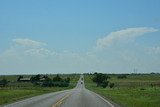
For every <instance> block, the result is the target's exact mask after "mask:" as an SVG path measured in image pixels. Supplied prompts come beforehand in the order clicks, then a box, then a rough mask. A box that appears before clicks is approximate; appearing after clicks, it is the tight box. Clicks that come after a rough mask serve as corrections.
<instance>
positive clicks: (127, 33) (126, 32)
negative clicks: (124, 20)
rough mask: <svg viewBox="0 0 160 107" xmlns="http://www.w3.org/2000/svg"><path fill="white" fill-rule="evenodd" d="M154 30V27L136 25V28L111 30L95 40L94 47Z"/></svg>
mask: <svg viewBox="0 0 160 107" xmlns="http://www.w3.org/2000/svg"><path fill="white" fill-rule="evenodd" d="M156 31H158V30H157V29H154V28H148V27H138V28H127V29H123V30H119V31H115V32H111V33H110V34H109V35H107V36H106V37H104V38H101V39H98V40H97V46H96V48H98V49H102V48H104V47H106V46H109V45H111V44H114V43H116V42H119V41H122V40H125V41H128V40H133V39H134V38H136V37H139V36H142V35H144V34H146V33H150V32H156Z"/></svg>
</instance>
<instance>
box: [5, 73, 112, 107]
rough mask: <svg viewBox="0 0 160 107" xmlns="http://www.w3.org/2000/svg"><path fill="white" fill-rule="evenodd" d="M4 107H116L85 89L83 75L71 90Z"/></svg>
mask: <svg viewBox="0 0 160 107" xmlns="http://www.w3.org/2000/svg"><path fill="white" fill-rule="evenodd" d="M4 107H115V106H114V105H113V104H111V103H110V102H109V101H107V100H105V99H104V98H103V97H101V96H99V95H98V94H96V93H94V92H91V91H89V90H87V89H86V88H85V85H84V81H83V75H81V76H80V79H79V81H78V83H77V86H76V87H75V88H74V89H71V90H65V91H59V92H54V93H49V94H44V95H40V96H36V97H32V98H29V99H26V100H22V101H18V102H15V103H12V104H9V105H6V106H4Z"/></svg>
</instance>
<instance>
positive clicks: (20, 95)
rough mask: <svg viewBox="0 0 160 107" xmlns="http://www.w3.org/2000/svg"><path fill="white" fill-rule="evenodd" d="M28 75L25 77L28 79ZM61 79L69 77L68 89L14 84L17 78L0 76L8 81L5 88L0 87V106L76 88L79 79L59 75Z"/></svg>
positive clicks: (26, 83) (74, 76)
mask: <svg viewBox="0 0 160 107" xmlns="http://www.w3.org/2000/svg"><path fill="white" fill-rule="evenodd" d="M29 76H30V75H25V77H29ZM54 76H55V75H50V78H53V77H54ZM60 76H61V77H62V78H65V77H70V79H71V81H70V85H69V86H68V87H41V86H35V85H33V84H32V83H30V82H16V80H17V78H18V77H19V76H16V75H11V76H0V80H1V79H2V78H6V79H7V80H8V81H10V82H9V83H8V84H7V86H6V87H0V105H2V104H7V103H11V102H14V101H17V100H21V99H25V98H29V97H33V96H36V95H41V94H45V93H49V92H56V91H61V90H66V89H72V88H74V87H75V86H76V83H77V81H78V79H79V75H73V74H72V75H60Z"/></svg>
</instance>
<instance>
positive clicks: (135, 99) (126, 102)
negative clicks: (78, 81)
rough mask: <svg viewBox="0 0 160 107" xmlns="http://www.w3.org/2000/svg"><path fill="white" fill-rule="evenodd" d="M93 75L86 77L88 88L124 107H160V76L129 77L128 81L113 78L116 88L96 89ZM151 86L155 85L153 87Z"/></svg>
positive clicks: (111, 80)
mask: <svg viewBox="0 0 160 107" xmlns="http://www.w3.org/2000/svg"><path fill="white" fill-rule="evenodd" d="M91 79H92V75H85V85H86V88H88V89H89V90H92V91H94V92H96V93H98V94H100V95H102V96H104V97H106V98H109V99H111V100H112V101H114V102H116V103H117V104H119V105H120V106H123V107H158V106H159V105H160V87H159V83H160V75H154V76H153V77H152V75H150V74H148V75H145V76H144V75H129V76H127V78H126V79H117V78H116V76H111V79H109V81H110V82H113V83H115V87H114V88H108V87H107V88H102V87H96V84H95V83H93V82H92V80H91ZM151 84H154V85H153V86H151Z"/></svg>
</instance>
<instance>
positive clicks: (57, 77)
mask: <svg viewBox="0 0 160 107" xmlns="http://www.w3.org/2000/svg"><path fill="white" fill-rule="evenodd" d="M53 81H54V82H61V81H62V78H61V77H60V76H59V75H58V74H57V75H56V77H54V78H53Z"/></svg>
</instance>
